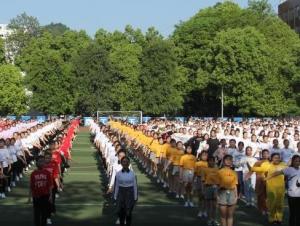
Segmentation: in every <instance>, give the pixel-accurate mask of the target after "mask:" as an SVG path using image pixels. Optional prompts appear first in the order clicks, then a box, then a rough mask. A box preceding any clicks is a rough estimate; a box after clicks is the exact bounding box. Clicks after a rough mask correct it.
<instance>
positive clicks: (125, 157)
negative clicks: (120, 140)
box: [121, 156, 130, 163]
mask: <svg viewBox="0 0 300 226" xmlns="http://www.w3.org/2000/svg"><path fill="white" fill-rule="evenodd" d="M124 159H127V161H128V162H130V159H129V157H128V156H124V157H123V158H121V163H122V162H123V160H124Z"/></svg>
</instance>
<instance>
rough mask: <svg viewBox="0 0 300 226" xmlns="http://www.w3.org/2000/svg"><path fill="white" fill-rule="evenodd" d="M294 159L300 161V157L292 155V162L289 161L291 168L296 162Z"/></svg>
mask: <svg viewBox="0 0 300 226" xmlns="http://www.w3.org/2000/svg"><path fill="white" fill-rule="evenodd" d="M296 159H299V160H300V156H299V155H294V156H293V157H292V160H291V165H290V166H291V167H293V166H294V162H295V161H296Z"/></svg>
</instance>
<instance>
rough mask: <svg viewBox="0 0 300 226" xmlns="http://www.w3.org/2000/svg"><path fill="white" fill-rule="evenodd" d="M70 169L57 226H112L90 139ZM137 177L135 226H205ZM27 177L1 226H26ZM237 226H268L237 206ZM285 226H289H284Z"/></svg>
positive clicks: (81, 138) (81, 140) (77, 149)
mask: <svg viewBox="0 0 300 226" xmlns="http://www.w3.org/2000/svg"><path fill="white" fill-rule="evenodd" d="M72 158H73V161H72V164H71V169H70V170H69V171H68V173H67V174H66V175H65V178H64V181H65V190H64V192H63V193H62V194H61V197H60V198H59V199H58V200H57V214H56V216H55V217H54V218H53V225H57V226H96V225H97V226H112V225H114V222H115V220H116V217H115V212H114V206H113V205H112V203H111V202H110V199H109V198H108V197H107V196H106V195H105V189H106V188H105V184H106V180H105V176H104V174H103V168H102V164H101V161H99V159H98V157H97V155H96V154H95V149H94V148H93V146H92V145H91V143H90V139H89V134H88V132H86V131H81V132H80V133H79V134H78V136H77V138H76V140H75V142H74V144H73V149H72ZM134 169H135V172H136V173H137V175H138V185H139V200H138V204H137V206H136V207H135V209H134V215H133V225H134V226H150V225H151V226H152V225H154V226H166V225H170V226H195V225H203V226H204V225H206V223H205V221H203V220H200V219H197V217H196V215H197V208H184V207H183V202H182V201H178V200H176V199H174V198H173V197H169V196H168V195H167V193H166V191H164V190H163V189H162V188H160V187H158V186H156V184H155V182H154V181H152V180H151V178H148V177H147V176H146V175H145V174H143V173H142V171H141V170H140V169H139V168H138V167H137V165H136V164H134ZM27 194H28V177H26V178H25V179H24V180H23V181H22V182H21V183H20V184H19V186H18V187H17V188H16V189H14V190H13V192H12V193H11V194H9V195H8V197H7V198H6V199H5V200H0V225H1V226H6V225H7V226H30V225H33V221H32V218H33V217H32V206H31V205H30V204H27V203H26V201H27ZM235 221H236V223H235V225H236V226H263V225H268V224H267V221H266V219H265V218H264V217H263V216H261V215H260V214H259V212H258V211H257V210H256V209H254V208H246V207H245V206H244V205H243V203H240V204H239V206H238V209H237V211H236V219H235ZM286 225H287V224H286Z"/></svg>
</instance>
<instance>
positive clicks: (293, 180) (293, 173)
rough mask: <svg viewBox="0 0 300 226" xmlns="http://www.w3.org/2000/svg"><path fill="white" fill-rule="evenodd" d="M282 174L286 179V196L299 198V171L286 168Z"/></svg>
mask: <svg viewBox="0 0 300 226" xmlns="http://www.w3.org/2000/svg"><path fill="white" fill-rule="evenodd" d="M283 174H284V175H285V176H286V178H287V183H288V195H289V196H290V197H300V169H295V168H294V167H288V168H286V169H284V170H283Z"/></svg>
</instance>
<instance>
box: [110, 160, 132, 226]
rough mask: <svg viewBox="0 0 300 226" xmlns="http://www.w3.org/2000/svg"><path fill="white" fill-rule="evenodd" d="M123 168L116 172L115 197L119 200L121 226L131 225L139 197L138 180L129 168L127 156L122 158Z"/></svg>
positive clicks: (118, 210) (118, 209) (118, 208)
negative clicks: (133, 211)
mask: <svg viewBox="0 0 300 226" xmlns="http://www.w3.org/2000/svg"><path fill="white" fill-rule="evenodd" d="M121 164H122V167H123V168H122V170H121V171H119V172H118V173H117V174H116V180H115V190H114V199H115V200H116V202H117V212H118V215H119V218H120V226H125V219H126V226H130V225H131V219H132V210H133V208H134V205H135V203H136V202H137V199H138V191H137V180H136V175H135V173H134V172H133V171H132V170H130V169H129V165H130V160H129V158H128V157H127V156H125V157H123V158H122V159H121Z"/></svg>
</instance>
